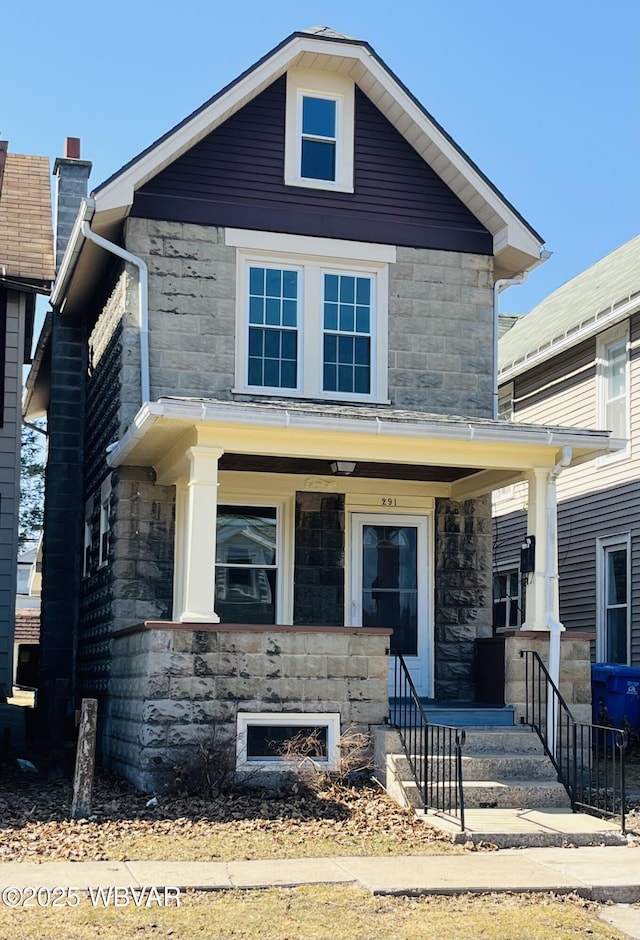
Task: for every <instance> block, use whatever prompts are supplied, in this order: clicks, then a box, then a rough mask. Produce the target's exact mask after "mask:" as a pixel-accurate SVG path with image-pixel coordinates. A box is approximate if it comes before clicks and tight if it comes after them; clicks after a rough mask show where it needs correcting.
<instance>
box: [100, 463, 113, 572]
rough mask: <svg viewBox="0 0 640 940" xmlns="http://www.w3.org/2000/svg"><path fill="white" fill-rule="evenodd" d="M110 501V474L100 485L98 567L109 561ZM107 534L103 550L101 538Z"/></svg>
mask: <svg viewBox="0 0 640 940" xmlns="http://www.w3.org/2000/svg"><path fill="white" fill-rule="evenodd" d="M110 501H111V474H109V476H108V477H107V478H106V479H105V480H103V482H102V486H101V487H100V540H99V542H98V567H99V568H104V567H105V565H107V564H108V563H109V503H110ZM105 535H106V536H107V547H106V551H105V552H103V538H104V536H105Z"/></svg>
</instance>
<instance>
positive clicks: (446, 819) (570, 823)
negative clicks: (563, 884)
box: [416, 806, 628, 849]
mask: <svg viewBox="0 0 640 940" xmlns="http://www.w3.org/2000/svg"><path fill="white" fill-rule="evenodd" d="M416 816H418V818H421V819H423V820H424V821H425V823H427V824H428V825H430V826H434V827H435V828H437V829H439V830H440V831H442V832H446V833H448V834H449V835H450V836H451V838H452V840H453V841H454V842H457V843H459V844H465V843H467V842H474V843H475V844H480V843H487V842H490V843H492V844H493V845H495V846H497V847H498V848H499V849H511V848H522V847H524V846H527V847H532V846H533V847H541V848H542V847H545V848H546V847H549V848H552V847H558V848H562V847H564V846H567V845H572V846H581V845H594V844H597V845H627V844H628V840H627V837H626V836H625V835H624V834H623V833H622V832H621V831H620V826H619V825H618V824H617V823H615V822H612V821H609V820H606V819H599V818H598V817H597V816H589V815H588V814H587V813H572V812H571V810H569V809H566V808H561V807H549V806H544V807H542V806H537V807H533V808H531V809H467V810H466V811H465V827H466V828H465V831H464V832H462V831H461V830H460V822H459V820H458V819H456V818H454V817H451V816H447V815H446V814H443V813H433V812H431V811H427V812H424V811H423V810H416Z"/></svg>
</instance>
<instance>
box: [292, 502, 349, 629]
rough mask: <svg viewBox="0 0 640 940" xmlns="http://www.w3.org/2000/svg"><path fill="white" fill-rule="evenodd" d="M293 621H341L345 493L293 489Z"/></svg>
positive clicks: (334, 622) (342, 609)
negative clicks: (295, 491) (294, 516)
mask: <svg viewBox="0 0 640 940" xmlns="http://www.w3.org/2000/svg"><path fill="white" fill-rule="evenodd" d="M293 592H294V600H293V608H294V609H293V622H294V623H295V624H323V625H325V626H331V625H332V624H338V623H343V621H344V494H343V493H308V492H299V493H296V523H295V567H294V573H293Z"/></svg>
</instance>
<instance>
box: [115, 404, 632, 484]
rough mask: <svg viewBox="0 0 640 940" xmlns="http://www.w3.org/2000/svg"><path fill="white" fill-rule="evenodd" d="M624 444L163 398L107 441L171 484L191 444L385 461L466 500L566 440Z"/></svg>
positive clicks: (379, 468) (536, 429)
mask: <svg viewBox="0 0 640 940" xmlns="http://www.w3.org/2000/svg"><path fill="white" fill-rule="evenodd" d="M625 444H626V442H625V441H623V440H618V439H616V438H612V437H611V435H610V432H609V431H588V430H582V429H576V428H563V427H555V426H546V425H545V426H542V425H528V424H520V423H519V424H513V423H510V422H507V421H496V420H492V419H483V418H464V417H459V416H443V415H434V414H427V413H423V412H414V411H399V410H394V409H390V408H385V407H373V406H372V407H367V406H343V405H332V404H328V403H324V402H322V403H318V402H315V403H314V402H298V401H290V400H280V399H274V400H270V401H250V402H249V401H242V402H240V401H235V402H223V401H218V400H213V399H205V398H202V399H194V398H161V399H159V400H158V401H155V402H147V403H146V404H145V405H143V407H142V408H141V409H140V411H139V412H138V414H137V415H136V417H135V419H134V421H133V423H132V424H131V426H130V427H129V429H128V430H127V432H126V433H125V435H124V437H123V438H122V439H121V440H120V441H118V442H116V443H115V444H113V445H111V447H110V448H109V454H108V462H109V464H110V466H112V467H118V466H120V465H129V466H132V465H133V466H149V467H153V469H154V470H155V472H156V479H157V481H158V483H162V484H171V483H175V482H176V481H177V480H178V479H180V477H182V476H183V475H184V474H185V473H186V472H187V469H188V462H187V450H188V449H189V448H190V447H192V446H194V445H200V446H211V447H218V448H220V449H222V450H223V451H224V454H225V455H237V456H238V458H240V457H242V456H244V457H245V458H262V459H263V460H264V470H265V471H266V470H270V471H275V472H278V471H279V472H289V473H295V472H302V473H310V472H311V473H316V474H318V473H320V474H321V473H322V472H323V471H324V473H326V475H327V476H330V470H329V463H330V462H331V461H333V460H351V461H356V463H357V466H356V470H355V472H354V474H353V476H364V477H367V476H369V477H378V478H379V477H383V476H384V472H385V471H384V470H383V468H386V472H387V473H388V476H389V478H395V479H413V480H416V479H419V480H423V481H425V482H427V481H431V482H439V483H446V484H447V486H448V487H449V490H448V494H449V495H450V496H451V497H452V498H455V499H464V498H471V497H473V496H477V495H481V494H482V493H487V492H490V491H491V490H493V489H496V488H497V487H500V486H505V485H507V484H509V483H512V482H515V481H516V480H519V479H522V477H523V475H524V474H526V473H527V471H529V470H532V469H534V468H551V467H553V466H555V464H556V463H557V462H558V460H559V459H560V458H561V457H562V456H563V452H564V453H565V455H566V453H567V452H566V451H565V448H570V450H571V463H572V464H577V463H582V462H584V461H586V460H591V459H593V458H594V457H597V456H601V455H602V454H604V453H607V452H610V451H615V450H620V449H621V448H623V447H624V446H625ZM223 459H224V458H223ZM227 468H228V469H250V470H255V469H257V467H256V464H255V461H254V462H253V463H251V462H250V461H249V462H247V463H246V464H245V466H243V465H242V461H241V460H239V459H238V460H236V461H232V462H231V463H230V464H229V465H228V467H227ZM221 469H224V466H222V467H221ZM444 471H446V472H444Z"/></svg>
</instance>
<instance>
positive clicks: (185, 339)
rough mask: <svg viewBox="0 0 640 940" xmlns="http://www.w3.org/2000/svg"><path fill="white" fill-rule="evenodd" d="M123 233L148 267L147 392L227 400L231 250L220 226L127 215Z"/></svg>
mask: <svg viewBox="0 0 640 940" xmlns="http://www.w3.org/2000/svg"><path fill="white" fill-rule="evenodd" d="M125 238H126V246H127V249H128V250H129V251H132V252H133V253H134V254H136V255H139V256H140V257H142V258H144V260H145V261H146V263H147V266H148V268H149V366H150V380H151V398H152V399H156V398H161V397H162V396H167V395H180V396H185V397H194V398H216V399H226V400H229V399H230V397H231V389H232V388H233V386H234V384H235V378H234V365H235V317H236V303H235V297H236V250H235V248H228V247H227V246H226V245H225V244H224V229H222V228H217V227H215V226H210V225H190V224H183V223H180V222H154V221H151V220H147V219H135V218H130V219H128V220H127V223H126V236H125Z"/></svg>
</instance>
